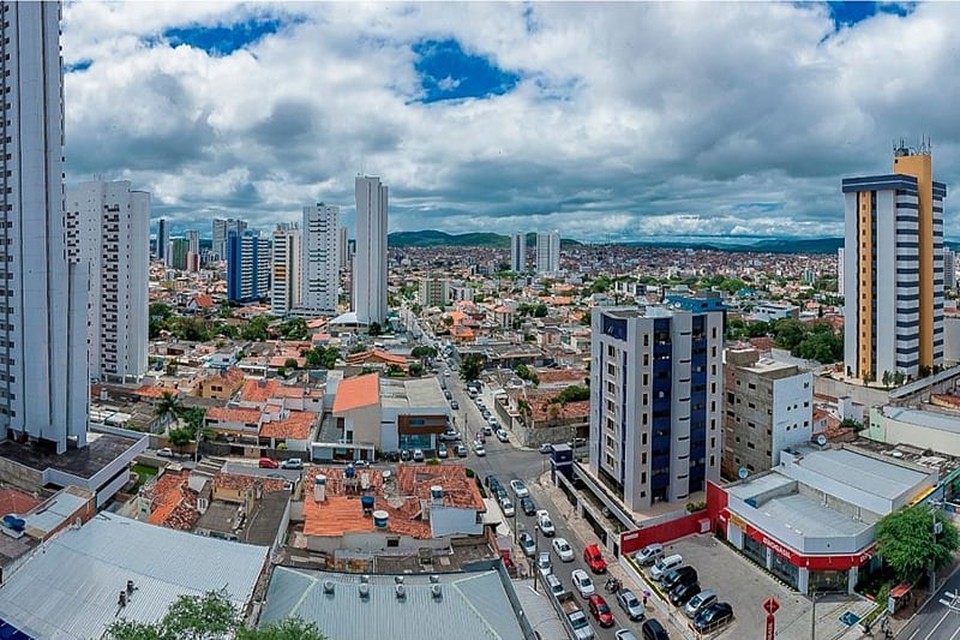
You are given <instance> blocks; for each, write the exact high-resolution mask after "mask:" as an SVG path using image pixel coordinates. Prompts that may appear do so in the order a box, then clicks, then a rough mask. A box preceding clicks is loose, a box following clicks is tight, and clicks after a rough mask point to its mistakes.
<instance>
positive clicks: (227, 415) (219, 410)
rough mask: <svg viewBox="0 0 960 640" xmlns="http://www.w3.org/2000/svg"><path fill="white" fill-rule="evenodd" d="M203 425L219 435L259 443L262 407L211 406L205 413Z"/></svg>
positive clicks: (239, 440)
mask: <svg viewBox="0 0 960 640" xmlns="http://www.w3.org/2000/svg"><path fill="white" fill-rule="evenodd" d="M203 426H204V428H205V429H210V430H211V431H213V432H214V433H215V434H216V435H217V436H219V437H223V438H227V439H228V440H231V441H238V442H245V443H248V444H257V443H258V442H259V438H260V409H258V408H243V407H210V408H209V409H207V412H206V414H205V415H204V418H203Z"/></svg>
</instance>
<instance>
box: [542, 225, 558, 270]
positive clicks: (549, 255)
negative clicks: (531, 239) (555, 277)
mask: <svg viewBox="0 0 960 640" xmlns="http://www.w3.org/2000/svg"><path fill="white" fill-rule="evenodd" d="M559 271H560V232H559V231H551V232H549V233H538V234H537V273H557V272H559Z"/></svg>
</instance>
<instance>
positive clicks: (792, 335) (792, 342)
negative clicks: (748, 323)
mask: <svg viewBox="0 0 960 640" xmlns="http://www.w3.org/2000/svg"><path fill="white" fill-rule="evenodd" d="M773 332H774V335H775V338H774V341H775V342H776V344H777V346H778V347H783V348H784V349H787V350H789V351H791V352H792V351H793V350H794V349H795V348H796V347H797V346H798V345H799V344H800V343H801V342H802V341H803V339H804V338H805V337H806V333H807V332H806V330H805V329H804V326H803V324H802V323H801V322H800V321H799V320H797V319H796V318H782V319H780V320H777V321H776V322H775V323H773Z"/></svg>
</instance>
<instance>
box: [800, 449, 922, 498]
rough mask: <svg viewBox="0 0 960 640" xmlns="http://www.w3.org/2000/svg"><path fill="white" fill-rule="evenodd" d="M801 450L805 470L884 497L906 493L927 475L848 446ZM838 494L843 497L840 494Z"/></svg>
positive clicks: (914, 488) (913, 489)
mask: <svg viewBox="0 0 960 640" xmlns="http://www.w3.org/2000/svg"><path fill="white" fill-rule="evenodd" d="M804 453H805V454H806V455H804V457H803V461H802V462H801V465H802V466H803V467H804V468H805V469H806V470H807V471H813V472H814V473H816V474H818V475H820V476H822V477H824V478H828V479H829V480H832V481H834V482H836V483H839V484H841V485H847V486H849V487H853V488H856V489H858V490H860V491H863V492H865V493H868V494H871V495H875V496H879V497H882V498H886V499H888V500H896V499H898V498H900V497H901V496H902V495H903V494H905V493H907V492H910V491H915V490H916V489H917V488H918V487H919V485H920V484H922V483H923V482H924V481H925V480H926V478H927V474H925V473H922V472H920V471H914V470H913V469H909V468H907V467H905V466H903V465H899V464H894V463H892V462H886V461H884V460H878V459H876V458H872V457H870V456H865V455H863V454H860V453H856V452H854V451H851V450H849V449H824V450H822V451H809V452H807V451H805V452H804ZM811 484H812V483H811ZM838 497H840V498H843V499H847V498H846V496H843V495H840V496H838Z"/></svg>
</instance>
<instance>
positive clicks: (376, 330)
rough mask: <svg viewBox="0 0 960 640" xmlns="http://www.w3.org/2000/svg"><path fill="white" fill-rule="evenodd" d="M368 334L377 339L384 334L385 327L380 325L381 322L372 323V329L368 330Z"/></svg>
mask: <svg viewBox="0 0 960 640" xmlns="http://www.w3.org/2000/svg"><path fill="white" fill-rule="evenodd" d="M367 333H369V334H370V335H371V336H373V337H374V338H375V337H377V336H378V335H380V334H381V333H383V327H382V326H381V325H380V323H379V322H376V321H374V322H371V323H370V328H369V329H367Z"/></svg>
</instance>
